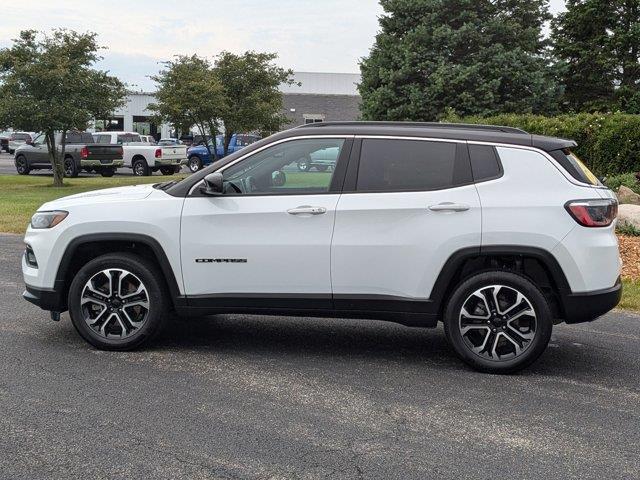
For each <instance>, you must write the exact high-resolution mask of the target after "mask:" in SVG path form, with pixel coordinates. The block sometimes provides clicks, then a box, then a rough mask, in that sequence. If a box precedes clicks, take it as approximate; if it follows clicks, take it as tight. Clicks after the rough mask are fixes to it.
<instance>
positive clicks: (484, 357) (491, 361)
mask: <svg viewBox="0 0 640 480" xmlns="http://www.w3.org/2000/svg"><path fill="white" fill-rule="evenodd" d="M443 320H444V330H445V335H446V336H447V340H448V341H449V343H450V345H451V346H452V347H453V349H454V350H455V351H456V353H457V354H458V355H459V356H460V358H462V360H464V361H465V362H466V363H467V364H468V365H470V366H472V367H473V368H475V369H477V370H480V371H484V372H489V373H511V372H515V371H517V370H521V369H523V368H525V367H527V366H529V365H530V364H531V363H533V362H534V361H535V360H537V359H538V357H540V355H541V354H542V352H544V350H545V348H546V347H547V344H548V343H549V339H550V338H551V330H552V327H553V319H552V314H551V310H550V307H549V303H548V301H547V299H546V298H545V296H544V295H543V294H542V292H541V291H540V290H539V289H538V287H536V286H535V285H534V284H533V283H532V282H531V281H530V280H529V279H527V278H525V277H523V276H521V275H518V274H515V273H512V272H505V271H488V272H483V273H479V274H476V275H474V276H472V277H471V278H468V279H467V280H465V281H464V282H462V283H461V284H460V285H458V287H457V288H456V289H455V291H454V293H453V295H452V296H451V298H450V299H449V302H448V304H447V307H446V309H445V313H444V319H443Z"/></svg>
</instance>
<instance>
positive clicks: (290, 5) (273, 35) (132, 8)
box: [0, 0, 381, 90]
mask: <svg viewBox="0 0 640 480" xmlns="http://www.w3.org/2000/svg"><path fill="white" fill-rule="evenodd" d="M380 13H381V8H380V6H379V4H378V2H377V0H323V1H322V2H317V1H313V0H280V1H278V2H266V1H261V0H236V1H228V0H227V1H223V0H210V1H207V0H183V1H181V2H179V3H175V2H158V1H157V0H155V1H152V0H137V1H123V0H112V1H110V2H108V3H92V4H91V5H89V4H87V3H86V2H82V1H78V0H57V1H56V2H51V1H48V0H47V1H45V0H23V1H21V2H20V14H19V15H9V16H4V17H3V21H2V25H0V46H7V45H9V44H10V39H11V38H15V37H17V35H18V33H19V32H20V30H23V29H27V28H34V29H37V30H45V31H48V30H50V29H51V28H54V27H66V28H70V29H74V30H78V31H87V30H91V31H95V32H96V33H98V39H99V42H100V44H101V45H103V46H105V47H107V50H105V51H103V52H102V55H103V56H104V61H103V62H101V64H100V66H101V68H108V69H109V70H111V71H112V72H113V73H114V74H116V75H118V76H120V77H121V78H122V79H123V80H124V81H126V82H128V83H135V84H137V85H138V86H140V87H141V88H143V89H145V90H146V89H148V88H150V87H151V86H152V82H150V80H149V79H147V78H146V76H147V75H151V74H153V73H155V72H156V71H157V70H158V64H157V62H159V61H162V60H167V59H170V58H171V57H173V56H174V55H178V54H193V53H197V54H199V55H202V56H208V57H213V56H215V55H217V54H218V53H219V52H221V51H223V50H228V51H232V52H236V53H240V52H242V51H245V50H258V51H268V52H276V53H277V54H278V55H279V61H278V63H279V64H280V65H282V66H283V67H286V68H293V69H294V70H301V71H302V70H304V71H332V72H357V71H358V60H359V59H360V58H361V57H362V56H364V55H366V54H367V52H368V51H369V48H370V47H371V45H372V43H373V41H374V36H375V33H376V31H377V29H378V22H377V17H378V15H379V14H380ZM147 69H149V70H148V71H147Z"/></svg>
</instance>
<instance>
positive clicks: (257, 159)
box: [22, 122, 621, 372]
mask: <svg viewBox="0 0 640 480" xmlns="http://www.w3.org/2000/svg"><path fill="white" fill-rule="evenodd" d="M575 146H576V144H575V143H574V142H573V141H570V140H563V139H559V138H551V137H543V136H536V135H529V134H527V133H526V132H524V131H522V130H518V129H514V128H507V127H494V126H472V125H452V124H449V125H447V124H429V123H377V122H343V123H316V124H313V125H308V126H304V127H299V128H295V129H292V130H288V131H285V132H281V133H278V134H276V135H273V136H271V137H269V138H266V139H264V140H261V141H259V142H257V143H254V144H252V145H250V146H248V147H246V148H245V149H243V150H241V151H239V152H237V153H235V154H232V155H230V156H229V157H227V158H226V159H224V160H223V161H222V162H219V163H217V164H215V165H212V166H211V167H208V168H206V169H204V170H202V171H201V172H198V173H196V174H194V175H192V176H190V177H188V178H186V179H184V180H182V181H180V182H168V183H160V184H156V185H141V186H135V187H122V188H112V189H108V190H101V191H95V192H89V193H82V194H79V195H72V196H69V197H65V198H61V199H59V200H55V201H53V202H50V203H46V204H45V205H43V206H42V207H40V209H39V210H38V212H37V213H36V214H35V215H34V216H33V219H32V221H31V225H30V226H29V228H28V230H27V233H26V235H25V242H26V252H25V255H24V258H23V262H22V268H23V273H24V280H25V283H26V291H25V293H24V297H25V298H26V299H27V300H28V301H30V302H32V303H35V304H36V305H39V306H40V307H42V308H43V309H45V310H50V311H51V312H52V313H51V315H52V318H54V319H59V318H60V312H63V311H66V310H68V311H69V314H70V316H71V320H72V322H73V325H74V326H75V328H76V329H77V330H78V332H79V333H80V335H82V337H83V338H84V339H85V340H87V341H88V342H89V343H91V344H92V345H94V346H96V347H98V348H103V349H109V350H125V349H131V348H135V347H137V346H139V345H141V344H142V343H143V342H145V341H146V340H148V339H149V338H150V337H152V336H153V334H155V333H156V332H157V331H158V329H159V328H160V327H161V325H162V323H163V321H164V320H165V319H166V318H168V317H169V318H170V315H169V314H170V313H175V314H177V315H196V316H197V315H208V314H215V313H234V312H245V313H258V314H278V315H302V316H320V317H340V318H344V317H352V318H353V317H359V318H371V319H383V320H390V321H393V322H398V323H401V324H404V325H408V326H412V327H435V326H436V325H437V323H438V320H441V321H442V322H443V323H444V332H445V334H446V337H447V339H448V341H449V343H450V344H451V346H452V348H453V349H454V350H455V351H456V352H457V354H458V355H459V356H460V357H461V358H462V359H463V360H464V361H465V362H467V363H468V364H469V365H471V366H473V367H475V368H477V369H479V370H483V371H490V372H510V371H515V370H517V369H520V368H523V367H525V366H527V365H529V364H531V363H532V362H533V361H534V360H535V359H536V358H538V357H539V356H540V354H541V353H542V352H543V351H544V349H545V347H546V346H547V343H548V342H549V338H550V336H551V329H552V326H553V325H554V324H555V323H558V322H561V321H564V322H567V323H578V322H585V321H590V320H593V319H595V318H596V317H598V316H600V315H602V314H604V313H605V312H607V311H609V310H610V309H612V308H613V307H614V306H615V305H616V304H617V303H618V301H619V300H620V295H621V285H620V279H619V275H620V260H619V255H618V245H617V241H616V236H615V234H614V223H615V222H614V220H615V217H616V213H617V203H616V200H615V197H614V195H613V193H612V192H611V191H610V190H608V189H607V188H605V187H603V186H602V185H601V184H600V182H599V181H598V180H597V179H596V178H595V177H594V176H593V175H592V174H591V173H590V172H589V170H588V169H587V168H586V167H585V166H584V165H583V164H582V163H581V162H580V160H578V158H577V157H576V156H575V155H574V154H573V153H572V152H571V148H573V147H575ZM314 155H316V156H317V155H322V156H323V158H325V157H327V156H328V155H333V157H334V158H331V159H330V160H331V162H330V163H331V167H330V168H328V169H326V170H325V171H318V170H316V169H307V171H300V170H299V169H298V168H297V165H298V162H299V161H300V159H305V158H310V157H311V158H313V156H314Z"/></svg>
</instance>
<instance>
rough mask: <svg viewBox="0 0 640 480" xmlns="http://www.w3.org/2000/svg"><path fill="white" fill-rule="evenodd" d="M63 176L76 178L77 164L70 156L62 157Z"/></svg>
mask: <svg viewBox="0 0 640 480" xmlns="http://www.w3.org/2000/svg"><path fill="white" fill-rule="evenodd" d="M63 166H64V176H65V177H69V178H76V177H77V176H78V173H79V172H78V166H77V165H76V161H75V160H74V159H73V158H72V157H66V158H65V159H64V163H63Z"/></svg>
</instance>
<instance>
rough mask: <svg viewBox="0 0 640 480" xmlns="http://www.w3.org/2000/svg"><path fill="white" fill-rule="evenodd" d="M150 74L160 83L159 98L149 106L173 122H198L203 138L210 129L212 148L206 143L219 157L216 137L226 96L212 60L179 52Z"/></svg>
mask: <svg viewBox="0 0 640 480" xmlns="http://www.w3.org/2000/svg"><path fill="white" fill-rule="evenodd" d="M151 78H152V79H153V80H154V81H155V82H156V84H157V91H156V99H157V101H156V103H154V104H151V105H150V106H149V110H151V111H152V112H154V113H155V116H156V117H157V118H158V119H159V120H160V121H163V122H168V123H171V124H173V125H174V126H185V125H188V126H194V125H195V126H196V128H197V129H198V131H199V132H200V134H201V135H202V138H204V139H206V134H207V132H208V133H209V134H210V135H211V136H212V137H213V151H212V145H211V144H210V142H207V141H205V144H206V146H207V149H208V150H209V153H211V154H212V155H213V156H214V158H216V148H215V138H216V135H217V134H218V131H219V128H220V119H221V117H222V116H223V112H225V111H226V97H225V95H224V89H223V86H222V84H221V82H220V80H219V79H218V76H217V74H216V72H215V71H214V69H213V68H212V65H211V63H210V62H209V61H208V60H207V59H205V58H201V57H199V56H197V55H192V56H178V57H176V58H175V59H174V60H172V61H168V62H165V68H164V69H163V70H162V71H161V72H160V73H159V74H158V75H155V76H153V77H151Z"/></svg>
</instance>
